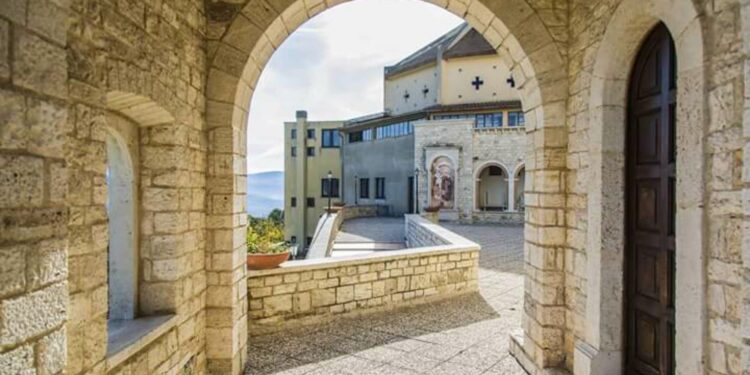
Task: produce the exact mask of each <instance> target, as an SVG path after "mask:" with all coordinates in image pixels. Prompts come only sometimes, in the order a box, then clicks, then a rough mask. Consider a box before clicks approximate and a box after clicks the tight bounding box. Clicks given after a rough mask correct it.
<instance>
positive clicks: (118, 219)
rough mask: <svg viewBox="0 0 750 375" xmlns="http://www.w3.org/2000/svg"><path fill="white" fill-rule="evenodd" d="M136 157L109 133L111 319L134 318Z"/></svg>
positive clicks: (118, 136) (135, 300)
mask: <svg viewBox="0 0 750 375" xmlns="http://www.w3.org/2000/svg"><path fill="white" fill-rule="evenodd" d="M135 178H136V176H135V172H134V166H133V157H132V155H131V152H130V150H129V148H128V144H127V142H126V141H125V139H124V138H123V137H122V135H120V134H118V133H117V132H115V131H109V132H108V134H107V171H106V179H107V216H108V218H109V251H108V266H109V319H110V320H129V319H133V318H135V315H136V302H137V298H136V296H137V289H138V288H137V287H138V277H137V273H138V260H137V259H138V257H137V244H138V239H137V229H138V227H137V224H136V212H137V201H136V195H137V194H136V191H137V190H136V180H135Z"/></svg>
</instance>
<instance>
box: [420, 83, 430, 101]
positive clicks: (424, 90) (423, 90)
mask: <svg viewBox="0 0 750 375" xmlns="http://www.w3.org/2000/svg"><path fill="white" fill-rule="evenodd" d="M428 92H430V89H428V88H427V85H425V86H424V88H423V89H422V95H424V97H425V98H426V97H427V93H428Z"/></svg>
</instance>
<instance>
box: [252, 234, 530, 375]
mask: <svg viewBox="0 0 750 375" xmlns="http://www.w3.org/2000/svg"><path fill="white" fill-rule="evenodd" d="M445 226H446V227H447V228H449V229H450V230H453V231H454V232H456V233H459V234H461V235H463V236H465V237H467V238H469V239H472V240H474V241H476V242H478V243H479V244H481V245H482V252H481V253H480V258H479V265H480V271H479V289H480V292H479V293H475V294H470V295H465V296H461V297H458V298H454V299H451V300H446V301H440V302H436V303H430V304H425V305H420V306H416V307H409V308H403V309H399V310H396V311H391V312H388V313H375V314H369V315H364V316H361V317H357V318H346V319H338V320H336V321H334V322H331V323H327V324H321V325H315V326H309V327H304V328H296V329H292V330H287V331H284V332H281V333H276V334H272V335H265V336H258V337H251V338H250V339H249V345H248V367H247V369H246V374H352V375H355V374H356V375H369V374H373V375H374V374H387V375H391V374H420V373H429V374H430V375H438V374H451V375H464V374H466V375H472V374H490V375H491V374H523V373H524V372H523V370H522V369H521V367H520V366H519V365H518V363H516V361H515V360H514V359H513V357H511V356H510V355H509V354H508V334H509V332H510V331H511V330H512V329H515V328H518V327H520V325H521V312H522V301H523V277H522V276H521V272H522V269H523V228H522V227H520V226H519V227H502V226H489V225H487V226H484V225H482V226H467V225H445Z"/></svg>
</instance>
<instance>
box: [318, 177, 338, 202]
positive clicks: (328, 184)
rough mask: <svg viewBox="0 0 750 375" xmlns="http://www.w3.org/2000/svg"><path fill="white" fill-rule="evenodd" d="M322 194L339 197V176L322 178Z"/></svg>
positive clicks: (327, 196) (326, 196) (323, 195)
mask: <svg viewBox="0 0 750 375" xmlns="http://www.w3.org/2000/svg"><path fill="white" fill-rule="evenodd" d="M320 196H321V197H323V198H338V197H339V179H338V178H331V179H328V178H323V179H321V180H320Z"/></svg>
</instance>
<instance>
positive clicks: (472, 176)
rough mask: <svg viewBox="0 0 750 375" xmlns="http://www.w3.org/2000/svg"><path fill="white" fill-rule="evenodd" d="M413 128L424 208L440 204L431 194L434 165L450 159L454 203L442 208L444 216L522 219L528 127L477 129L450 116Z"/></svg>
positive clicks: (471, 220) (474, 220)
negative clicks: (441, 159) (452, 172)
mask: <svg viewBox="0 0 750 375" xmlns="http://www.w3.org/2000/svg"><path fill="white" fill-rule="evenodd" d="M414 129H415V130H414V139H415V141H414V165H415V167H416V168H417V169H418V170H419V174H418V176H419V177H420V178H419V183H418V186H417V189H418V194H417V196H418V198H419V201H420V203H419V205H420V207H423V208H424V207H430V206H436V205H439V204H440V202H437V201H436V200H435V199H433V197H434V195H435V193H434V191H433V190H434V183H433V182H434V181H433V180H434V174H435V173H434V171H433V170H432V169H433V168H432V167H433V165H434V164H435V161H436V160H438V159H439V158H447V159H448V161H449V163H450V164H451V166H452V167H453V169H454V171H455V177H454V182H453V185H454V186H453V188H454V194H453V196H454V202H453V204H452V205H451V206H450V207H443V208H442V209H441V210H440V218H441V219H442V220H450V221H461V222H467V223H505V224H521V223H523V220H524V218H523V203H524V201H523V193H522V192H523V189H524V180H525V173H524V165H525V164H524V159H523V158H524V152H525V147H526V132H525V129H524V127H522V126H520V127H504V128H487V129H477V128H476V127H475V123H474V120H473V119H446V120H431V121H420V122H416V123H415V124H414ZM495 171H496V172H495Z"/></svg>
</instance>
